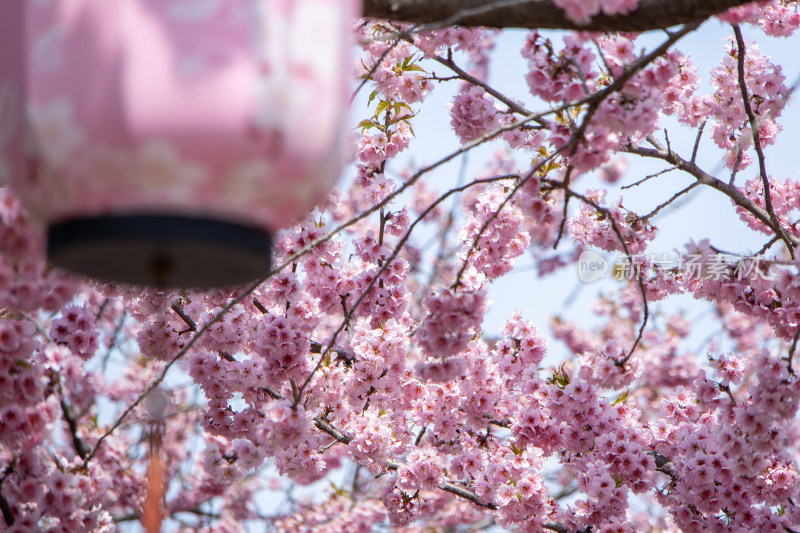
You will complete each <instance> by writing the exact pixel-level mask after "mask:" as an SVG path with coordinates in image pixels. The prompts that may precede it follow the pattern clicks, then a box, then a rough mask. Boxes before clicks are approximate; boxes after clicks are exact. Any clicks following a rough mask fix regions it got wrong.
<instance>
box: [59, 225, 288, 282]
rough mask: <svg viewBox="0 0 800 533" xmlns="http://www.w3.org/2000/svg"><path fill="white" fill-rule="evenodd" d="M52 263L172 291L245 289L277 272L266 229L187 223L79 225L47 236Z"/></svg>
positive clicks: (87, 273)
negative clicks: (272, 263)
mask: <svg viewBox="0 0 800 533" xmlns="http://www.w3.org/2000/svg"><path fill="white" fill-rule="evenodd" d="M47 237H48V238H47V255H48V258H49V259H50V261H51V262H52V263H53V264H55V265H57V266H60V267H63V268H65V269H67V270H71V271H73V272H77V273H79V274H84V275H87V276H89V277H92V278H96V279H99V280H103V281H110V282H113V283H128V284H134V285H148V286H155V287H165V288H167V287H172V288H199V289H202V288H212V287H226V286H233V285H241V284H243V283H247V282H249V281H252V280H255V279H258V278H260V277H262V276H266V274H267V273H268V272H269V270H270V266H271V259H272V258H271V249H272V237H271V235H270V233H269V232H268V231H266V230H264V229H261V228H257V227H252V226H247V225H242V224H237V223H232V222H228V221H223V220H215V219H207V218H201V217H192V216H180V215H154V214H127V215H108V216H94V217H82V218H73V219H69V220H65V221H61V222H57V223H54V224H52V225H51V226H50V227H49V228H48V232H47Z"/></svg>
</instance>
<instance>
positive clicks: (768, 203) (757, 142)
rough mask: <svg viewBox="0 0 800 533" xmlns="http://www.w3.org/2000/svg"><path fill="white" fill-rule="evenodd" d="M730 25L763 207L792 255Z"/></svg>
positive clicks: (741, 51) (740, 48) (739, 43)
mask: <svg viewBox="0 0 800 533" xmlns="http://www.w3.org/2000/svg"><path fill="white" fill-rule="evenodd" d="M732 26H733V33H734V35H735V36H736V47H737V54H736V64H737V70H738V74H739V88H740V89H741V91H742V104H744V111H745V113H747V120H748V121H749V122H750V133H751V135H752V136H753V145H754V147H755V150H756V156H757V157H758V169H759V174H760V175H761V184H762V186H763V187H764V207H765V208H766V211H767V214H769V218H770V220H771V221H772V224H773V225H774V227H775V228H776V230H777V234H778V236H779V237H780V238H781V240H782V241H783V242H784V243H786V248H787V249H788V250H789V254H791V256H792V257H794V246H793V245H792V242H791V241H789V238H788V237H787V236H786V232H785V231H784V229H783V226H781V222H780V220H778V215H776V214H775V209H774V208H773V207H772V193H771V191H770V184H769V177H768V176H767V166H766V160H765V158H764V151H763V149H762V148H761V134H760V133H759V129H760V125H759V122H760V121H759V120H758V119H757V118H756V115H755V113H753V108H752V106H751V105H750V96H749V95H748V94H747V82H746V81H745V78H744V74H745V72H744V56H745V53H746V49H745V44H744V38H743V37H742V30H741V29H740V28H739V25H738V24H733V25H732ZM737 159H738V158H737Z"/></svg>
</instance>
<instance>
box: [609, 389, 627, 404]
mask: <svg viewBox="0 0 800 533" xmlns="http://www.w3.org/2000/svg"><path fill="white" fill-rule="evenodd" d="M629 392H630V389H625V391H624V392H623V393H622V394H620V395H619V396H617V399H616V400H614V402H613V403H612V404H611V406H612V407H613V406H615V405H617V404H620V403H623V402H624V401H625V400H627V399H628V393H629Z"/></svg>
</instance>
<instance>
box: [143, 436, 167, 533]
mask: <svg viewBox="0 0 800 533" xmlns="http://www.w3.org/2000/svg"><path fill="white" fill-rule="evenodd" d="M157 433H158V431H157V430H156V431H153V434H152V435H151V436H150V465H149V466H148V467H147V497H146V499H145V502H144V508H143V509H142V525H143V526H144V530H145V531H146V532H147V533H160V531H161V519H162V518H163V508H162V502H163V501H164V462H163V459H162V458H161V443H160V442H159V441H160V440H161V439H160V438H159V437H158V436H157Z"/></svg>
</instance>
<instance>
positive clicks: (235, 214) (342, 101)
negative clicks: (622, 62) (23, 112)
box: [0, 0, 357, 230]
mask: <svg viewBox="0 0 800 533" xmlns="http://www.w3.org/2000/svg"><path fill="white" fill-rule="evenodd" d="M24 5H25V8H24V9H25V10H26V13H25V15H26V19H27V35H28V39H29V41H28V43H27V48H26V52H25V53H26V57H25V58H24V59H25V61H26V75H25V83H26V87H25V88H24V94H25V97H26V99H27V101H26V106H27V118H28V138H27V147H26V151H27V156H28V161H29V164H28V165H27V170H26V171H25V172H19V171H13V170H12V169H11V166H12V162H11V160H12V159H13V157H12V155H9V153H10V152H9V149H8V146H7V145H8V144H9V142H10V141H9V139H10V138H11V134H10V133H7V132H5V131H2V130H0V149H3V146H5V149H4V151H2V152H0V157H3V159H5V160H1V159H0V178H3V177H4V178H5V179H8V178H9V177H10V178H11V181H12V184H13V185H14V186H15V188H16V189H17V192H18V193H19V194H20V196H21V197H22V199H23V201H24V203H25V205H26V207H27V208H28V209H29V210H30V211H31V212H32V213H33V214H34V215H37V216H38V217H39V218H40V219H42V220H43V221H45V222H53V221H56V222H57V221H59V220H65V219H70V218H75V217H85V216H102V215H106V214H110V213H115V214H116V213H123V214H129V213H130V214H149V213H160V212H170V213H178V214H185V215H187V216H197V215H203V216H209V215H210V216H211V217H212V218H217V219H220V220H226V221H231V222H234V223H244V224H247V225H251V226H260V227H264V228H267V229H271V230H274V229H277V228H279V227H281V226H284V225H286V224H287V223H289V222H291V221H292V219H294V218H296V217H297V216H299V215H302V214H304V213H305V212H307V211H308V210H309V209H311V208H312V207H313V205H314V204H315V203H317V202H319V201H320V200H322V199H323V198H324V196H325V195H326V194H327V193H328V191H329V189H330V188H331V187H332V185H333V183H334V182H335V180H336V179H337V178H338V176H339V173H340V170H341V164H342V158H343V153H344V139H345V132H344V131H343V129H342V128H343V124H344V115H345V113H346V108H347V101H348V100H347V97H348V79H349V77H348V76H347V74H348V73H349V69H350V65H349V63H348V55H349V54H348V52H349V49H348V48H349V43H348V41H347V39H344V38H343V36H344V35H346V34H347V33H348V32H349V29H350V26H351V23H352V22H351V21H352V20H353V17H355V16H356V6H357V2H355V1H353V0H347V1H333V0H300V1H298V0H295V1H289V0H224V1H222V0H171V1H168V0H115V1H114V2H106V1H97V0H37V1H33V2H28V3H26V4H24ZM4 84H5V85H4ZM15 90H16V89H15V88H14V87H11V82H9V80H5V81H4V80H3V79H2V78H1V77H0V115H5V114H9V113H13V112H14V109H16V108H18V107H19V106H16V107H15V106H13V105H9V104H8V102H9V99H10V98H12V96H11V95H12V94H13V93H14V91H15ZM3 123H11V122H6V120H5V116H3V120H0V124H3ZM3 143H5V145H4V144H3Z"/></svg>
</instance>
